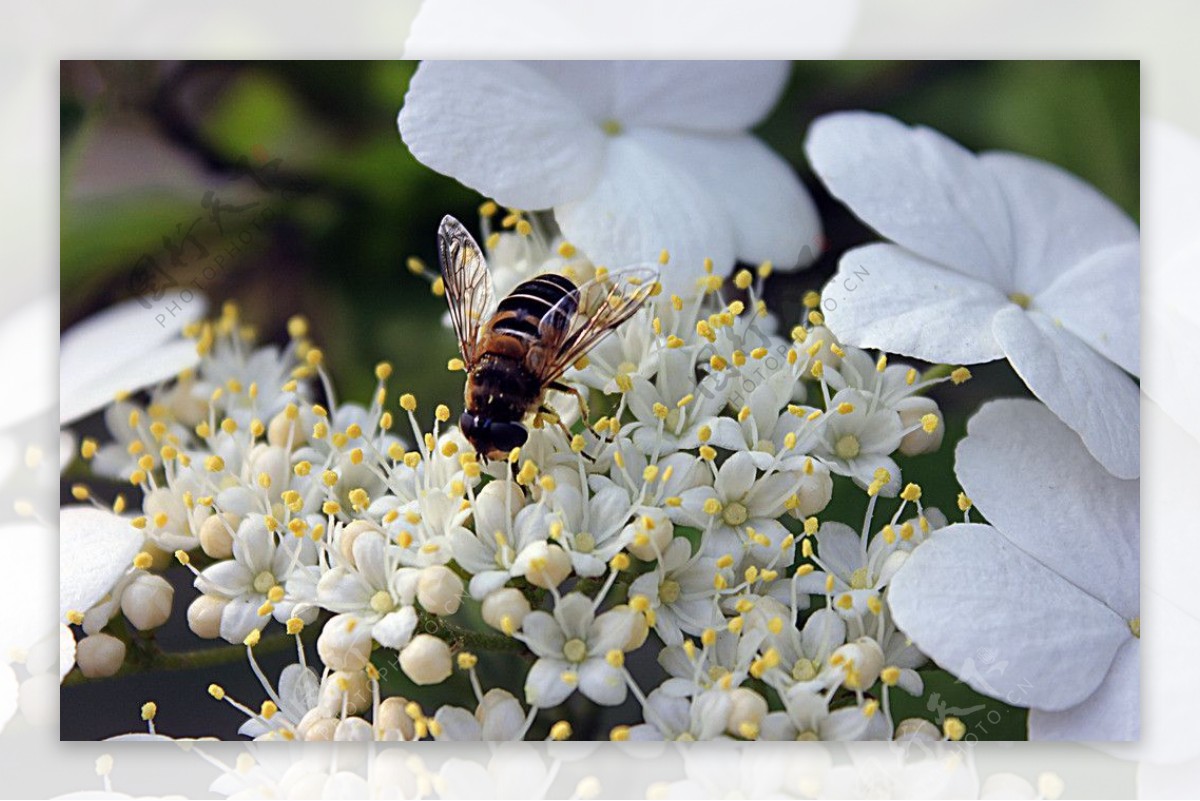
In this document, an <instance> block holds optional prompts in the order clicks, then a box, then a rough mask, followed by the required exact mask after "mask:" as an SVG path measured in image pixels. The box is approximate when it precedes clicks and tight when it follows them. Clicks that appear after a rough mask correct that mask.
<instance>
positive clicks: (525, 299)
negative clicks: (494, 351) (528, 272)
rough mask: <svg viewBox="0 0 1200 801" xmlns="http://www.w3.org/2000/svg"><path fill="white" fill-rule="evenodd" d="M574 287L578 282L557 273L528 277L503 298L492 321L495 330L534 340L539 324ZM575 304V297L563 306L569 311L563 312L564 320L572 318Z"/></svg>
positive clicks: (565, 322) (492, 328) (563, 309)
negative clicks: (575, 282)
mask: <svg viewBox="0 0 1200 801" xmlns="http://www.w3.org/2000/svg"><path fill="white" fill-rule="evenodd" d="M574 291H575V284H574V283H573V282H572V281H571V279H570V278H567V277H566V276H562V275H555V274H553V273H548V274H546V275H539V276H537V277H536V278H531V279H529V280H528V281H524V282H522V283H520V284H518V285H517V287H516V289H514V290H513V291H512V292H510V293H509V294H508V296H507V297H505V298H504V299H503V300H502V301H500V304H499V306H497V308H496V316H495V318H494V319H493V320H492V323H491V331H492V333H495V334H511V335H512V336H517V337H521V338H522V339H525V340H526V341H533V340H534V339H536V338H537V335H538V325H540V324H541V322H542V318H543V317H545V316H546V313H547V312H549V311H550V310H551V309H552V308H554V307H555V305H557V304H558V303H559V302H560V301H562V300H563V298H566V297H567V296H568V295H570V294H571V293H572V292H574ZM574 304H575V300H574V299H573V298H572V299H569V300H567V301H566V303H564V304H563V306H562V307H560V309H561V310H562V311H563V312H565V314H564V315H563V316H562V319H563V321H564V324H568V323H569V322H570V318H571V316H572V315H573V314H574V312H575V308H574Z"/></svg>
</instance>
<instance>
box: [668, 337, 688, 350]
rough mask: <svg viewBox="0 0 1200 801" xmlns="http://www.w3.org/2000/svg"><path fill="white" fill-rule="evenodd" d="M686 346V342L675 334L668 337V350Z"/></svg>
mask: <svg viewBox="0 0 1200 801" xmlns="http://www.w3.org/2000/svg"><path fill="white" fill-rule="evenodd" d="M684 344H685V343H684V341H683V340H682V339H680V338H679V337H677V336H675V335H674V334H671V335H670V336H669V337H667V347H668V348H682V347H683V346H684Z"/></svg>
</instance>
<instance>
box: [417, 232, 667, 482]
mask: <svg viewBox="0 0 1200 801" xmlns="http://www.w3.org/2000/svg"><path fill="white" fill-rule="evenodd" d="M438 256H439V258H440V261H441V268H442V279H443V281H444V282H445V287H446V300H447V302H448V303H449V305H450V320H451V322H452V323H453V324H454V332H455V334H457V336H458V347H459V350H460V351H461V353H462V359H463V363H464V364H465V365H466V371H467V381H466V386H465V387H464V389H463V400H464V402H465V406H466V410H465V411H464V412H463V413H462V417H460V418H459V428H460V429H461V430H462V433H463V436H465V437H466V438H467V440H468V441H469V442H470V443H471V444H472V445H473V446H475V450H476V451H478V452H479V454H480V455H482V456H484V457H487V458H502V457H504V456H505V455H507V454H508V453H509V452H510V451H511V450H512V449H513V448H516V447H518V446H520V445H523V444H525V440H526V439H527V438H528V436H529V432H528V430H527V429H526V428H525V426H524V425H523V424H522V421H523V420H524V419H525V417H526V416H527V415H529V414H530V413H550V410H549V409H547V408H546V407H545V396H546V391H547V390H549V389H554V390H558V391H560V392H565V393H568V394H571V395H574V396H575V398H576V399H577V400H578V401H579V403H580V408H581V409H582V410H583V411H584V417H585V418H586V416H587V413H586V406H585V405H584V403H583V398H582V397H581V396H580V395H579V393H578V391H576V390H575V389H574V388H572V387H569V386H567V385H566V384H563V383H561V382H560V381H559V379H560V378H562V375H563V373H564V372H566V370H567V368H569V367H570V366H571V365H572V364H574V363H575V362H577V361H578V360H579V358H580V357H581V356H583V355H584V354H585V353H587V352H588V351H589V350H590V349H591V348H592V347H593V346H594V345H595V344H596V343H598V342H599V341H600V340H602V339H603V338H604V337H605V336H607V335H608V334H609V333H611V332H612V331H613V329H615V328H616V327H617V326H619V325H620V324H621V323H623V322H625V321H626V320H628V319H629V318H630V317H631V316H633V314H634V313H635V312H637V310H638V309H639V308H641V305H642V304H643V303H644V302H645V301H646V299H647V298H649V297H650V296H651V295H653V294H655V293H656V291H657V290H658V284H657V278H658V273H657V271H655V270H652V269H646V268H635V269H631V270H623V271H621V272H619V273H612V274H608V275H607V276H605V277H604V278H598V279H596V280H592V281H588V282H586V283H583V284H581V285H579V286H576V285H575V283H574V282H573V281H572V280H571V279H569V278H567V277H566V276H563V275H557V274H554V273H545V274H543V275H539V276H536V277H534V278H530V279H529V280H527V281H524V282H522V283H521V284H519V285H518V286H517V287H516V288H515V289H513V290H512V292H510V293H509V294H508V295H507V296H506V297H504V298H503V299H502V300H501V301H500V302H499V303H498V304H493V297H492V279H491V275H490V274H489V272H488V267H487V262H486V261H485V260H484V257H483V253H482V252H481V251H480V249H479V245H478V244H476V242H475V240H474V239H473V238H472V237H471V235H470V234H469V233H468V232H467V230H466V229H465V228H464V227H463V226H462V224H461V223H460V222H459V221H458V220H456V219H454V218H453V217H450V216H446V217H445V218H444V219H443V220H442V224H441V225H440V226H439V228H438Z"/></svg>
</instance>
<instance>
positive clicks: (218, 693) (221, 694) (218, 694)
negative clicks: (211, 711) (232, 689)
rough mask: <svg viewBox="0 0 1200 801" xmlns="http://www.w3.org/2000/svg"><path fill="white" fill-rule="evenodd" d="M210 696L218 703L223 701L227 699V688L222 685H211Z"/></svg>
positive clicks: (209, 688) (209, 687)
mask: <svg viewBox="0 0 1200 801" xmlns="http://www.w3.org/2000/svg"><path fill="white" fill-rule="evenodd" d="M208 694H209V695H211V696H212V697H213V698H216V699H217V700H218V701H223V700H224V699H225V688H224V687H222V686H221V685H220V684H210V685H208Z"/></svg>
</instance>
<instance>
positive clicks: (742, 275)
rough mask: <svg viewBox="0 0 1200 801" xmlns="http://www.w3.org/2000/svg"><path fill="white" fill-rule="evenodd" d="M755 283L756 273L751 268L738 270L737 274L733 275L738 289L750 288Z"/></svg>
mask: <svg viewBox="0 0 1200 801" xmlns="http://www.w3.org/2000/svg"><path fill="white" fill-rule="evenodd" d="M753 283H754V275H753V274H751V272H750V271H749V270H738V272H737V275H735V276H734V277H733V285H734V286H736V287H737V288H738V289H742V290H746V289H749V288H750V285H751V284H753Z"/></svg>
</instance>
